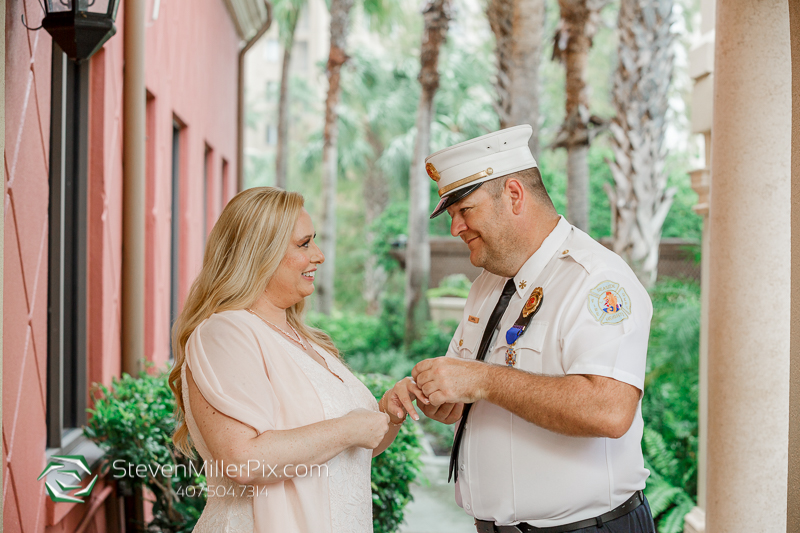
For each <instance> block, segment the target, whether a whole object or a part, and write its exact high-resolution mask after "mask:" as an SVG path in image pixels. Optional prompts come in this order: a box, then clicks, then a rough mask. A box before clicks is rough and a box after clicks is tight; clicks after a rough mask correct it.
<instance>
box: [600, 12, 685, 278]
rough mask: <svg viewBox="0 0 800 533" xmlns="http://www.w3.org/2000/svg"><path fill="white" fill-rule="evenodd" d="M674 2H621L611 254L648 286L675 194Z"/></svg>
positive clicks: (655, 269)
mask: <svg viewBox="0 0 800 533" xmlns="http://www.w3.org/2000/svg"><path fill="white" fill-rule="evenodd" d="M672 4H673V0H622V3H621V5H620V10H619V20H618V30H619V58H620V61H619V65H618V66H617V70H616V72H615V74H614V89H613V95H614V107H615V109H616V116H615V117H614V119H612V121H611V124H610V125H609V129H610V130H611V133H612V138H611V147H612V149H613V151H614V161H609V162H608V164H609V166H610V167H611V173H612V175H613V176H614V186H613V187H611V186H607V187H606V193H607V194H608V198H609V200H610V202H611V213H612V231H613V236H612V239H613V241H612V242H613V248H614V251H615V252H617V253H618V254H620V255H621V256H622V257H623V258H625V260H626V261H628V264H630V265H631V268H632V269H633V271H634V272H635V273H636V275H637V276H638V277H639V280H640V281H641V282H642V284H643V285H644V286H645V287H649V286H651V285H652V284H653V283H655V281H656V277H657V275H658V248H659V244H660V242H661V230H662V228H663V226H664V220H665V219H666V217H667V213H669V209H670V207H671V206H672V199H673V197H674V196H675V189H674V188H667V174H666V172H664V137H665V132H666V113H667V108H668V105H669V103H668V97H669V87H670V81H671V79H672V66H673V52H672V46H673V41H674V39H675V36H674V35H673V34H672V33H671V32H670V25H671V20H672Z"/></svg>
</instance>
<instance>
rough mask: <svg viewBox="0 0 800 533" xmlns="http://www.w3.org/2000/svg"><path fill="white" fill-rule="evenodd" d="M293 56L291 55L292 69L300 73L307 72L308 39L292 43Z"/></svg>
mask: <svg viewBox="0 0 800 533" xmlns="http://www.w3.org/2000/svg"><path fill="white" fill-rule="evenodd" d="M293 56H294V57H292V70H294V71H295V72H298V73H300V74H305V73H306V72H308V41H297V42H296V43H294V54H293Z"/></svg>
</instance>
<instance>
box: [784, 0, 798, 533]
mask: <svg viewBox="0 0 800 533" xmlns="http://www.w3.org/2000/svg"><path fill="white" fill-rule="evenodd" d="M789 17H790V21H791V26H790V27H791V34H792V74H793V75H792V249H794V250H800V2H796V1H794V0H790V1H789ZM791 346H792V348H791V349H792V362H791V377H790V380H791V385H790V387H791V393H790V408H789V413H790V418H789V478H788V479H789V483H788V485H789V495H788V509H787V518H786V523H787V525H788V527H787V529H786V531H787V533H788V532H793V531H798V529H800V258H797V257H793V258H792V332H791Z"/></svg>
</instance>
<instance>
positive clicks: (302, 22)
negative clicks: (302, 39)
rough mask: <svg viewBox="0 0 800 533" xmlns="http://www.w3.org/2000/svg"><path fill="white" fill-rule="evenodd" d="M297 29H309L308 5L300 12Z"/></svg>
mask: <svg viewBox="0 0 800 533" xmlns="http://www.w3.org/2000/svg"><path fill="white" fill-rule="evenodd" d="M297 29H298V30H307V29H308V4H306V5H304V6H303V9H302V10H301V11H300V18H298V19H297Z"/></svg>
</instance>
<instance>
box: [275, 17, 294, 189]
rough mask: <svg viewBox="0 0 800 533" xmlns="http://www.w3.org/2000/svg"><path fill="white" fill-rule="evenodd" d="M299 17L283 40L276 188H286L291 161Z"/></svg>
mask: <svg viewBox="0 0 800 533" xmlns="http://www.w3.org/2000/svg"><path fill="white" fill-rule="evenodd" d="M295 29H297V17H294V18H293V19H292V20H290V21H288V27H287V28H286V38H285V39H283V41H284V42H283V65H282V66H281V88H280V97H279V98H278V145H277V146H276V150H275V186H276V187H280V188H281V189H285V188H286V166H287V162H288V161H289V115H290V113H289V106H290V105H291V103H290V101H289V77H290V76H291V73H290V67H291V63H292V48H294V32H295Z"/></svg>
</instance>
